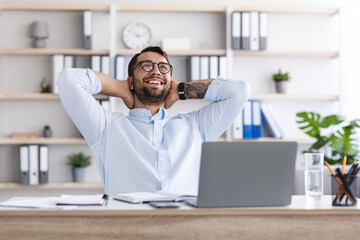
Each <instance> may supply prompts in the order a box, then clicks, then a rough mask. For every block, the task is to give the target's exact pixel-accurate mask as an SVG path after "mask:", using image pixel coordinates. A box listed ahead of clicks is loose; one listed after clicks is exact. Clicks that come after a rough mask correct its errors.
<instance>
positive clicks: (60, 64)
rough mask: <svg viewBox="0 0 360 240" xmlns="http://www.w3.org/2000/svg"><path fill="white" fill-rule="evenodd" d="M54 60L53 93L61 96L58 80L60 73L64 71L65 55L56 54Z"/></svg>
mask: <svg viewBox="0 0 360 240" xmlns="http://www.w3.org/2000/svg"><path fill="white" fill-rule="evenodd" d="M52 60H53V93H55V94H59V88H58V85H57V79H58V76H59V73H60V72H61V71H62V70H63V69H64V55H62V54H56V55H53V57H52Z"/></svg>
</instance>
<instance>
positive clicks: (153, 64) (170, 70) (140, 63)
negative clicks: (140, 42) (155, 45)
mask: <svg viewBox="0 0 360 240" xmlns="http://www.w3.org/2000/svg"><path fill="white" fill-rule="evenodd" d="M144 62H148V63H151V64H152V68H151V69H150V70H149V71H146V70H145V69H144V68H143V66H142V63H144ZM155 64H156V65H157V66H158V69H159V72H160V73H162V74H167V73H169V72H170V74H171V73H172V69H173V67H172V65H171V64H170V63H167V62H159V63H154V62H152V61H150V60H143V61H140V62H138V63H137V64H136V65H135V67H134V68H133V69H132V70H131V74H130V76H132V74H133V73H134V71H135V69H136V68H137V67H138V66H139V65H140V66H141V69H142V70H144V71H145V72H151V71H152V70H153V69H154V66H155ZM160 64H167V65H169V66H170V69H169V71H167V72H161V70H160V67H159V65H160Z"/></svg>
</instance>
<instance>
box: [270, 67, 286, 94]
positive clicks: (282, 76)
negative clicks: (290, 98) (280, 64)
mask: <svg viewBox="0 0 360 240" xmlns="http://www.w3.org/2000/svg"><path fill="white" fill-rule="evenodd" d="M272 79H273V80H274V81H275V89H276V93H286V91H287V85H288V82H289V81H290V75H289V72H285V73H283V72H281V69H279V71H278V72H277V73H276V74H273V76H272Z"/></svg>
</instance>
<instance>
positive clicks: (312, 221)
mask: <svg viewBox="0 0 360 240" xmlns="http://www.w3.org/2000/svg"><path fill="white" fill-rule="evenodd" d="M359 236H360V206H356V207H346V208H345V207H332V206H331V199H330V198H329V197H328V196H325V197H324V198H323V199H322V200H321V201H308V200H306V199H305V197H304V196H294V197H293V200H292V204H291V205H290V206H286V207H279V208H236V209H193V208H191V207H188V206H186V205H183V206H181V208H180V209H176V210H169V209H167V210H164V209H160V210H159V209H153V208H151V207H149V206H148V205H145V204H137V205H132V204H126V203H123V202H119V201H115V200H110V201H109V204H108V206H105V207H79V208H77V209H74V210H24V209H14V208H12V209H11V208H0V239H12V240H15V239H32V240H38V239H74V240H75V239H101V240H103V239H154V240H155V239H156V240H159V239H287V240H289V239H290V240H294V239H307V240H308V239H316V240H319V239H356V238H357V237H359Z"/></svg>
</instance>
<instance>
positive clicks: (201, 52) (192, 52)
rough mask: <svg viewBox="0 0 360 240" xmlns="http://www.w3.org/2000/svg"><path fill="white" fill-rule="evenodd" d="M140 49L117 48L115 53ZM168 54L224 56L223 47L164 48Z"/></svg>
mask: <svg viewBox="0 0 360 240" xmlns="http://www.w3.org/2000/svg"><path fill="white" fill-rule="evenodd" d="M140 51H141V49H135V50H134V49H118V50H117V51H116V54H120V55H135V54H136V53H139V52H140ZM165 51H166V52H167V54H168V55H169V56H225V55H226V50H225V49H188V50H171V49H169V50H166V49H165Z"/></svg>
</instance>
